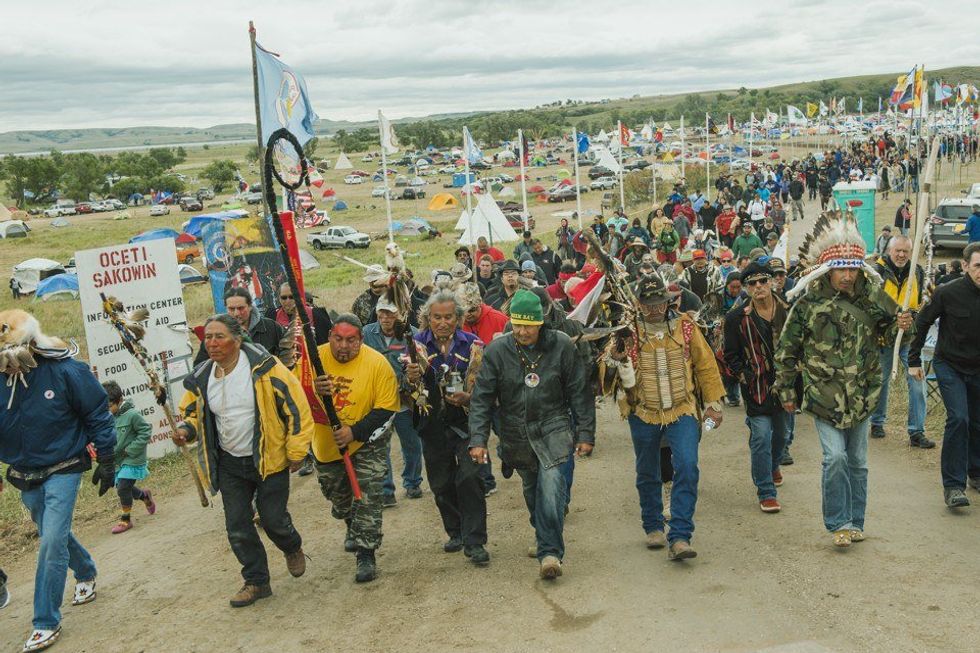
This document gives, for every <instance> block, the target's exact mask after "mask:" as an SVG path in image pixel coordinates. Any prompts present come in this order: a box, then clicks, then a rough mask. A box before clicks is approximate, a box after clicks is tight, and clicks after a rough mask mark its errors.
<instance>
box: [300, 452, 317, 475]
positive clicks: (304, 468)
mask: <svg viewBox="0 0 980 653" xmlns="http://www.w3.org/2000/svg"><path fill="white" fill-rule="evenodd" d="M313 472H314V469H313V459H312V458H310V457H309V456H307V457H306V458H305V459H304V460H303V464H302V465H301V466H300V468H299V471H298V472H296V474H298V475H299V476H309V475H310V474H312V473H313Z"/></svg>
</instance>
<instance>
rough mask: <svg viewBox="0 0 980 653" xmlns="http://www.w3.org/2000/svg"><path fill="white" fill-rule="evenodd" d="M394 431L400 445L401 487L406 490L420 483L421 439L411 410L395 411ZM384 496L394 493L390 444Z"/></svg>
mask: <svg viewBox="0 0 980 653" xmlns="http://www.w3.org/2000/svg"><path fill="white" fill-rule="evenodd" d="M395 433H397V434H398V441H399V442H400V443H401V446H402V460H403V461H404V463H405V465H404V467H402V487H403V488H405V489H406V490H408V489H410V488H417V487H419V486H420V485H422V439H421V438H420V437H419V432H418V431H417V430H415V425H414V424H412V411H411V410H403V411H401V412H400V413H395ZM383 490H384V494H385V496H394V495H395V479H394V478H393V477H392V474H391V446H390V442H389V447H388V473H387V474H385V481H384V487H383Z"/></svg>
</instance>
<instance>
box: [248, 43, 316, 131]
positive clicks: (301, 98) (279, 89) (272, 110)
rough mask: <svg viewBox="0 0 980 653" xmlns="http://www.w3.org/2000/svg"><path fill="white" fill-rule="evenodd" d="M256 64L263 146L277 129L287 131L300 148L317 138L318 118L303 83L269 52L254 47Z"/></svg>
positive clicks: (259, 47) (290, 69)
mask: <svg viewBox="0 0 980 653" xmlns="http://www.w3.org/2000/svg"><path fill="white" fill-rule="evenodd" d="M255 63H256V67H257V68H258V75H259V116H260V117H261V119H262V143H263V144H265V143H268V142H269V136H271V135H272V133H273V132H275V131H276V130H278V129H282V128H286V129H288V130H289V131H290V132H291V133H292V134H293V136H295V137H296V140H298V141H299V144H300V145H305V144H306V142H307V141H309V140H310V139H311V138H313V137H314V136H316V133H315V131H314V124H315V123H316V121H317V120H318V119H319V116H317V115H316V112H315V111H314V110H313V106H312V105H311V104H310V98H309V95H308V94H307V92H306V82H305V81H303V78H302V77H300V76H299V75H297V74H296V73H294V72H293V69H292V68H290V67H289V66H287V65H286V64H284V63H283V62H281V61H280V60H279V57H278V56H277V55H275V54H274V53H272V52H269V51H268V50H266V49H264V48H262V47H261V46H260V45H259V44H258V43H256V44H255Z"/></svg>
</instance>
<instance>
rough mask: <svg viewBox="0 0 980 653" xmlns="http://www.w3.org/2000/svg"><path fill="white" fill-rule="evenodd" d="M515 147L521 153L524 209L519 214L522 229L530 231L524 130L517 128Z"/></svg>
mask: <svg viewBox="0 0 980 653" xmlns="http://www.w3.org/2000/svg"><path fill="white" fill-rule="evenodd" d="M517 147H518V148H519V150H520V155H521V205H522V206H523V208H524V210H523V212H522V213H521V216H522V217H523V218H524V231H531V227H530V220H529V218H530V214H529V213H528V212H527V172H526V171H525V168H524V157H525V156H527V152H525V151H524V130H523V129H518V130H517Z"/></svg>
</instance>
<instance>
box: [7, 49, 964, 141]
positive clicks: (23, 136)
mask: <svg viewBox="0 0 980 653" xmlns="http://www.w3.org/2000/svg"><path fill="white" fill-rule="evenodd" d="M902 72H905V71H899V72H895V73H889V74H882V75H861V76H856V77H840V78H835V79H824V80H814V81H807V82H798V83H793V84H782V85H779V86H772V87H768V88H759V89H746V88H740V89H729V90H722V91H704V92H692V93H678V94H673V95H656V96H644V97H633V98H628V99H626V98H623V99H610V100H603V101H601V102H574V103H572V104H568V103H554V104H551V105H543V106H539V107H535V108H534V109H526V110H525V111H529V112H533V113H535V114H538V115H539V116H541V117H542V118H547V119H553V120H554V121H555V122H556V123H557V124H559V125H561V126H565V125H569V124H575V125H579V126H580V128H582V129H588V128H591V127H593V126H597V125H604V126H608V125H609V123H610V122H612V123H615V120H616V119H617V118H622V119H624V120H625V121H626V122H628V123H630V124H633V123H635V122H637V121H640V120H645V119H646V117H653V118H654V119H656V120H664V119H667V120H676V119H677V118H678V117H679V116H680V115H681V113H684V114H685V115H688V116H690V117H691V118H692V119H694V120H703V113H704V111H714V112H719V114H721V113H722V112H731V113H733V114H734V115H735V116H736V117H737V118H738V119H739V120H744V119H745V118H747V117H748V114H749V113H750V112H751V111H755V112H756V114H757V115H760V112H761V111H764V110H765V109H766V108H770V109H773V110H776V109H778V108H780V107H782V106H783V105H784V104H786V103H790V104H793V103H798V104H799V105H800V109H803V106H802V103H803V102H805V101H817V100H820V99H823V100H826V101H829V99H830V97H831V96H834V97H845V96H846V97H848V98H849V100H848V108H849V109H850V110H854V109H855V108H856V107H855V104H856V101H857V98H858V97H863V98H864V108H865V111H866V112H868V113H870V112H873V111H876V110H877V103H878V97H879V96H881V97H886V98H887V96H888V94H889V92H890V91H891V88H892V86H893V85H894V84H895V78H896V77H897V76H898V75H900V74H902ZM926 76H927V77H928V79H929V84H930V87H931V84H932V80H936V79H943V80H945V81H947V82H950V83H953V84H958V83H971V84H974V85H980V66H960V67H955V68H946V69H942V70H927V71H926ZM930 92H931V88H930ZM506 113H509V112H508V111H482V112H467V113H445V114H436V115H431V116H425V117H410V118H400V119H397V120H393V121H392V122H395V123H401V124H404V123H412V122H418V121H421V120H426V121H432V122H441V123H450V124H451V123H458V122H459V121H460V120H462V119H464V118H470V117H472V116H480V117H481V118H483V119H491V120H492V118H493V117H494V116H495V115H497V114H506ZM698 114H701V117H700V118H695V116H697V115H698ZM743 114H744V115H743ZM721 119H723V116H722V115H719V116H715V120H716V121H720V120H721ZM374 124H375V123H374V122H373V121H364V122H351V121H346V120H327V119H323V120H320V121H318V123H317V132H318V133H319V134H323V135H329V134H333V133H336V132H337V131H338V130H340V129H343V130H345V131H347V132H351V131H353V130H356V129H359V128H364V127H371V128H373V127H374ZM254 137H255V126H254V125H253V124H250V123H238V124H228V125H215V126H213V127H207V128H204V129H197V128H190V127H127V128H120V129H112V128H94V129H52V130H41V131H14V132H4V133H0V154H8V153H22V152H47V151H49V150H53V149H56V150H61V151H66V150H91V149H103V148H133V147H149V146H160V145H168V144H189V143H204V142H207V143H213V142H220V141H237V140H251V139H252V138H254Z"/></svg>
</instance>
